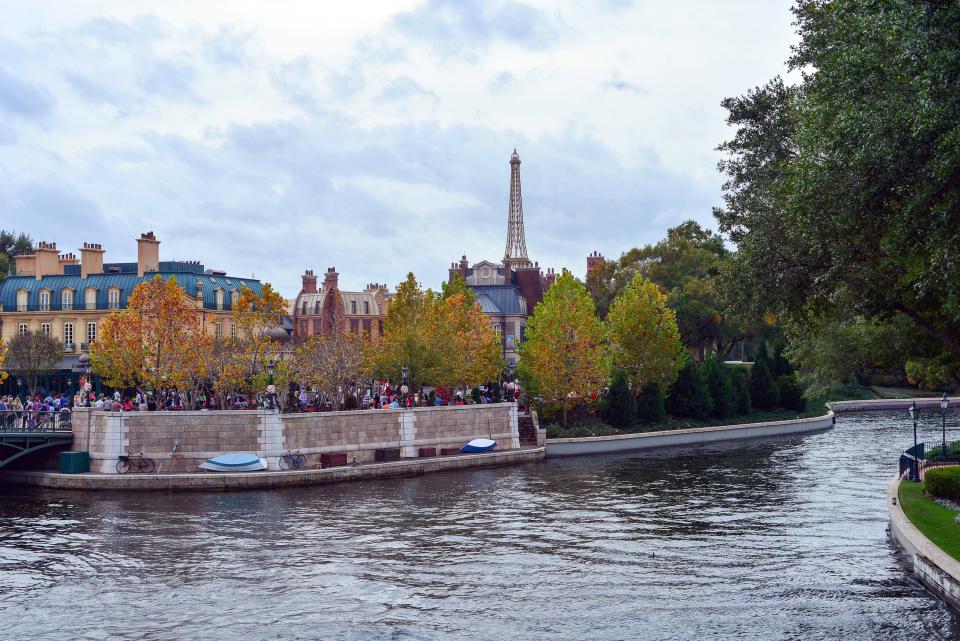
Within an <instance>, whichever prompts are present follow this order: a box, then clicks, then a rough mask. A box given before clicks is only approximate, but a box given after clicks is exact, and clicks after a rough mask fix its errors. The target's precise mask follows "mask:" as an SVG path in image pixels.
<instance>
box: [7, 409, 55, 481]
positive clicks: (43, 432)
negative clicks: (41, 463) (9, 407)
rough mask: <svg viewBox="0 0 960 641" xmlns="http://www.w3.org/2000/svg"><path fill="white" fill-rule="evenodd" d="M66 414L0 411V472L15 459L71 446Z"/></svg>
mask: <svg viewBox="0 0 960 641" xmlns="http://www.w3.org/2000/svg"><path fill="white" fill-rule="evenodd" d="M70 418H71V417H70V416H69V413H59V412H58V413H53V414H50V413H34V412H13V411H4V412H0V469H2V468H3V467H4V466H5V465H7V464H9V463H12V462H14V461H16V460H17V459H18V458H20V457H23V456H27V455H28V454H32V453H34V452H39V451H40V450H44V449H47V448H50V447H57V446H61V445H70V444H71V443H73V431H72V426H71V421H70Z"/></svg>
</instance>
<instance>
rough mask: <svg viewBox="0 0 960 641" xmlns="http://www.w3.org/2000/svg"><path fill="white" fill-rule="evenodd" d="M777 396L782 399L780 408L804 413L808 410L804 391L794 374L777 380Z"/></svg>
mask: <svg viewBox="0 0 960 641" xmlns="http://www.w3.org/2000/svg"><path fill="white" fill-rule="evenodd" d="M777 395H778V396H779V397H780V407H782V408H784V409H788V410H795V411H797V412H802V411H804V410H805V409H807V401H806V399H805V398H803V390H802V389H800V385H799V384H798V383H797V377H796V376H794V375H793V374H789V375H784V376H780V377H779V378H777Z"/></svg>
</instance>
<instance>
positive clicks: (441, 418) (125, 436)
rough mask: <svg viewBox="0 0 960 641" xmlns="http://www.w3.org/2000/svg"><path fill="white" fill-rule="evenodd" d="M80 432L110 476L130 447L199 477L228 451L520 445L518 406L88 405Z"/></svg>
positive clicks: (77, 421) (354, 453)
mask: <svg viewBox="0 0 960 641" xmlns="http://www.w3.org/2000/svg"><path fill="white" fill-rule="evenodd" d="M73 433H74V445H73V449H75V450H86V451H89V452H90V459H91V460H90V465H91V471H93V472H101V473H106V474H110V473H114V472H115V471H116V470H115V466H116V463H117V457H118V455H120V454H123V453H126V452H127V451H128V450H130V451H132V452H140V451H143V453H144V455H145V456H148V457H150V458H152V459H154V460H156V462H157V464H158V466H160V464H161V463H162V467H161V471H162V472H193V471H196V470H197V466H198V465H199V464H200V463H202V462H203V461H205V460H206V459H208V458H211V457H214V456H217V455H218V454H223V453H224V452H250V453H252V454H257V455H258V456H261V457H263V458H265V459H266V460H267V464H268V466H269V468H270V469H272V470H275V469H278V464H279V460H280V457H281V456H283V454H285V453H286V452H287V451H291V450H299V451H300V453H301V454H304V455H305V456H306V457H307V466H308V467H313V465H314V464H316V463H319V462H320V455H321V454H328V453H334V452H345V453H346V454H347V460H348V461H349V462H353V461H356V462H358V463H364V462H369V461H373V460H375V457H376V451H377V450H381V449H396V448H399V449H400V456H401V457H403V458H415V457H417V456H419V453H420V449H421V448H436V450H437V452H439V451H440V449H441V448H459V447H461V446H462V445H463V444H464V443H466V442H467V441H469V440H470V439H474V438H491V439H493V440H495V441H497V448H498V449H515V448H518V447H519V446H520V442H519V432H518V428H517V406H516V405H515V404H513V403H495V404H491V405H465V406H454V407H431V408H416V409H409V410H407V409H402V410H367V411H352V412H318V413H304V414H278V413H276V412H268V411H264V410H239V411H230V412H213V411H204V412H143V413H141V412H104V411H102V410H88V409H83V408H81V409H78V410H77V411H76V413H75V414H74V420H73ZM88 434H89V438H88ZM177 441H179V444H178V445H177V447H176V452H174V445H175V443H177Z"/></svg>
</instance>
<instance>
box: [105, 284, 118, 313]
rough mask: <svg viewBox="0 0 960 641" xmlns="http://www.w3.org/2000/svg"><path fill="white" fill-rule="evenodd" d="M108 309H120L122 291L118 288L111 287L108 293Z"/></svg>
mask: <svg viewBox="0 0 960 641" xmlns="http://www.w3.org/2000/svg"><path fill="white" fill-rule="evenodd" d="M107 307H109V308H110V309H120V289H119V288H118V287H111V288H110V289H109V290H108V291H107Z"/></svg>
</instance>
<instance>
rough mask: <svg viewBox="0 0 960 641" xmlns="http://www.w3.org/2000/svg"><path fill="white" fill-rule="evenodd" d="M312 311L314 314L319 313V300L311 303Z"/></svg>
mask: <svg viewBox="0 0 960 641" xmlns="http://www.w3.org/2000/svg"><path fill="white" fill-rule="evenodd" d="M304 305H306V303H304ZM304 309H306V307H304ZM304 313H306V312H304ZM313 313H314V314H319V313H320V301H317V302H315V303H314V304H313Z"/></svg>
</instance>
